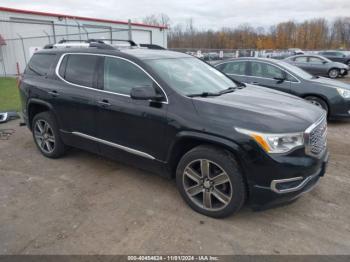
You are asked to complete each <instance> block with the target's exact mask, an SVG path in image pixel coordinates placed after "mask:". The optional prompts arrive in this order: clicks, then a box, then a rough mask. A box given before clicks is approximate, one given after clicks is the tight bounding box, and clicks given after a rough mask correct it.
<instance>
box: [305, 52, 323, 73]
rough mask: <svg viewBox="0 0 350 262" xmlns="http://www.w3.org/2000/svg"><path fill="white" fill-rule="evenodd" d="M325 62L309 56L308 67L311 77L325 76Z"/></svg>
mask: <svg viewBox="0 0 350 262" xmlns="http://www.w3.org/2000/svg"><path fill="white" fill-rule="evenodd" d="M324 62H325V60H322V59H321V58H319V57H315V56H310V57H309V61H308V63H309V65H310V72H311V73H312V74H313V75H326V74H327V66H326V64H325V63H324Z"/></svg>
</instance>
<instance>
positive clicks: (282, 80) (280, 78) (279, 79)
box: [273, 77, 286, 84]
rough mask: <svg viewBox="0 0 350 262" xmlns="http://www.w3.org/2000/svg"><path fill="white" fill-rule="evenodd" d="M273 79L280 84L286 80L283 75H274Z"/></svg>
mask: <svg viewBox="0 0 350 262" xmlns="http://www.w3.org/2000/svg"><path fill="white" fill-rule="evenodd" d="M273 79H275V80H277V84H281V83H283V82H284V81H285V80H286V78H285V77H274V78H273Z"/></svg>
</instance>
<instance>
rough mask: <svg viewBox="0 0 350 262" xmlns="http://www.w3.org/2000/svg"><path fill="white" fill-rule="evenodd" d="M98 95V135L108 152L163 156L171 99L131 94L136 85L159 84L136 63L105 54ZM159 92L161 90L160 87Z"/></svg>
mask: <svg viewBox="0 0 350 262" xmlns="http://www.w3.org/2000/svg"><path fill="white" fill-rule="evenodd" d="M103 64H104V66H103V72H101V75H100V81H99V82H100V85H102V86H103V87H102V88H103V90H104V91H102V92H100V95H99V96H98V97H97V104H98V106H99V111H98V114H97V135H98V139H100V149H101V152H102V153H103V154H104V155H108V156H111V157H113V158H118V159H120V157H119V156H118V155H120V154H119V153H122V155H123V156H125V155H128V154H129V155H134V156H138V157H142V158H146V159H161V158H162V156H164V155H165V152H164V149H163V147H162V141H163V139H164V132H165V126H166V124H167V121H166V113H167V102H166V97H165V94H164V93H163V91H161V92H162V93H161V94H163V95H164V102H156V103H154V102H150V101H139V100H133V99H131V98H130V91H131V89H132V88H134V87H142V86H143V87H146V86H148V87H149V86H153V87H154V88H158V86H157V84H156V83H155V82H154V81H153V80H152V79H151V78H150V76H149V75H148V74H147V73H146V72H145V71H143V70H142V69H141V67H139V66H138V65H136V64H135V63H133V62H131V61H129V60H126V59H123V58H117V57H105V58H104V63H103ZM157 92H159V90H157Z"/></svg>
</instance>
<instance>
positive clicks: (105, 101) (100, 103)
mask: <svg viewBox="0 0 350 262" xmlns="http://www.w3.org/2000/svg"><path fill="white" fill-rule="evenodd" d="M97 103H98V104H99V105H101V106H102V107H107V106H110V105H111V104H110V103H109V101H108V100H107V99H103V100H100V101H98V102H97Z"/></svg>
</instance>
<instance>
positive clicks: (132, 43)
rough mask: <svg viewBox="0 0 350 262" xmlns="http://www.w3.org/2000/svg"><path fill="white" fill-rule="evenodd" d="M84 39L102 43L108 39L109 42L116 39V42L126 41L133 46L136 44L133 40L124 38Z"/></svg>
mask: <svg viewBox="0 0 350 262" xmlns="http://www.w3.org/2000/svg"><path fill="white" fill-rule="evenodd" d="M86 41H93V42H102V43H104V42H105V41H109V42H111V43H112V42H113V41H116V42H127V43H129V44H130V46H133V47H136V46H138V45H137V44H136V43H135V42H134V41H133V40H125V39H116V38H107V39H106V38H101V39H88V40H86Z"/></svg>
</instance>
